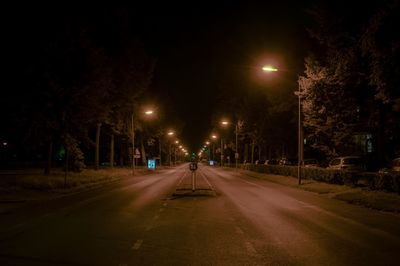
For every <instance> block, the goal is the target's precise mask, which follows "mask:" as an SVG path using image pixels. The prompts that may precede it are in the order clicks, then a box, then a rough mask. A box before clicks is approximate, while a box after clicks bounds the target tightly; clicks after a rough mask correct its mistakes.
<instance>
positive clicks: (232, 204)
mask: <svg viewBox="0 0 400 266" xmlns="http://www.w3.org/2000/svg"><path fill="white" fill-rule="evenodd" d="M191 177H192V176H191V172H190V171H189V167H188V165H187V164H185V165H181V166H178V167H176V168H173V169H167V170H162V171H160V172H156V173H155V174H151V175H143V176H134V177H129V178H124V179H121V180H120V181H117V182H114V183H112V184H109V185H106V186H104V187H102V188H99V189H95V190H91V191H87V192H84V193H79V194H76V195H72V196H67V197H63V198H60V199H57V200H52V201H49V202H44V203H41V204H40V205H38V204H34V205H28V206H25V207H24V208H21V209H16V210H15V211H12V212H10V213H3V214H1V215H0V220H1V221H0V265H110V266H111V265H112V266H125V265H400V257H399V250H400V218H399V217H400V216H399V215H396V214H389V213H383V212H379V211H374V210H369V209H366V208H363V207H358V206H353V205H350V204H346V203H344V202H340V201H338V200H334V199H329V198H326V197H322V196H320V195H317V194H315V193H311V192H306V191H303V190H299V189H295V188H290V187H285V186H282V185H278V184H275V183H271V182H268V181H266V180H259V179H255V178H252V177H249V176H246V175H245V174H244V173H242V172H235V171H234V170H232V169H221V168H218V167H209V166H203V165H199V169H198V170H197V171H196V191H195V192H192V190H191Z"/></svg>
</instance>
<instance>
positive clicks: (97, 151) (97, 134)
mask: <svg viewBox="0 0 400 266" xmlns="http://www.w3.org/2000/svg"><path fill="white" fill-rule="evenodd" d="M96 126H97V127H96V155H95V159H94V160H95V161H94V169H95V170H98V169H99V162H100V131H101V123H97V125H96Z"/></svg>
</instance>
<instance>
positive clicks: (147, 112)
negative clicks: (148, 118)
mask: <svg viewBox="0 0 400 266" xmlns="http://www.w3.org/2000/svg"><path fill="white" fill-rule="evenodd" d="M153 113H154V112H153V110H146V111H145V112H144V114H145V115H152V114H153Z"/></svg>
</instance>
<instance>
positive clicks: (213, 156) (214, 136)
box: [211, 134, 217, 161]
mask: <svg viewBox="0 0 400 266" xmlns="http://www.w3.org/2000/svg"><path fill="white" fill-rule="evenodd" d="M211 138H212V139H213V141H212V159H213V161H214V160H215V144H214V141H215V140H216V139H217V135H215V134H212V135H211Z"/></svg>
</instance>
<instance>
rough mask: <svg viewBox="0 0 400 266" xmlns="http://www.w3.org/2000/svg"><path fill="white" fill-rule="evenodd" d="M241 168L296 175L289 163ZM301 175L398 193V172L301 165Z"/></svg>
mask: <svg viewBox="0 0 400 266" xmlns="http://www.w3.org/2000/svg"><path fill="white" fill-rule="evenodd" d="M242 168H243V169H246V170H250V171H255V172H259V173H266V174H275V175H285V176H293V177H297V171H298V169H297V166H289V165H253V164H247V165H242ZM301 177H302V178H303V179H312V180H316V181H321V182H326V183H330V184H340V185H343V184H345V185H349V186H359V185H364V186H367V187H368V188H370V189H375V190H386V191H390V192H397V193H399V194H400V175H399V174H380V173H375V172H348V171H342V170H334V169H327V168H320V167H302V168H301Z"/></svg>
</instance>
